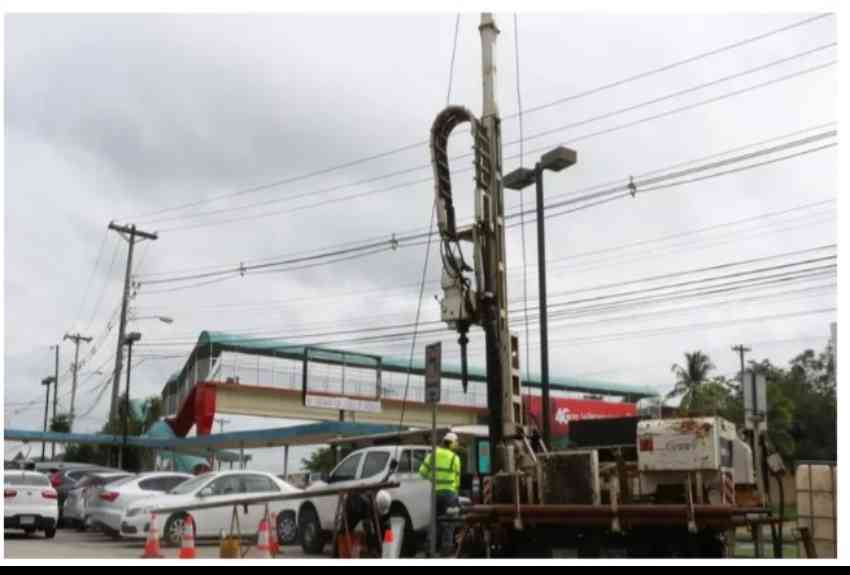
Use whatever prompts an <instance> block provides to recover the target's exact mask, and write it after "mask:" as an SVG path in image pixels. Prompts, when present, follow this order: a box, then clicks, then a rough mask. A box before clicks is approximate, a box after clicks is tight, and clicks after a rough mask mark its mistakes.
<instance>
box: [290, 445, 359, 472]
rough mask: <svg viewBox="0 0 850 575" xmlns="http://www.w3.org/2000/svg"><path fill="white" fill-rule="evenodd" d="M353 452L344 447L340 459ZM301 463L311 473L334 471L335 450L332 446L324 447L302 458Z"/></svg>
mask: <svg viewBox="0 0 850 575" xmlns="http://www.w3.org/2000/svg"><path fill="white" fill-rule="evenodd" d="M350 452H351V450H350V449H348V450H346V449H344V448H343V450H342V453H341V454H340V458H339V459H340V461H341V460H342V459H343V458H344V457H346V456H347V455H348V454H349V453H350ZM301 465H302V467H303V468H304V470H305V471H309V472H310V473H318V474H320V475H321V474H325V473H330V472H331V471H333V469H334V467H335V466H336V459H335V458H334V451H333V448H332V447H322V448H321V449H317V450H316V451H314V452H313V453H311V454H310V457H307V458H305V459H302V460H301Z"/></svg>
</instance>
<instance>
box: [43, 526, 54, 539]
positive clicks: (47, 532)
mask: <svg viewBox="0 0 850 575" xmlns="http://www.w3.org/2000/svg"><path fill="white" fill-rule="evenodd" d="M44 536H45V537H46V538H48V539H53V538H54V537H56V528H55V527H48V528H47V529H45V530H44Z"/></svg>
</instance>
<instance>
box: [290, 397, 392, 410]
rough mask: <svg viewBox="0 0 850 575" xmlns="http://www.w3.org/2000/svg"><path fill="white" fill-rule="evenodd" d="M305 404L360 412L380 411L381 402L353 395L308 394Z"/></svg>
mask: <svg viewBox="0 0 850 575" xmlns="http://www.w3.org/2000/svg"><path fill="white" fill-rule="evenodd" d="M304 405H305V406H306V407H313V408H316V409H333V410H335V411H354V412H360V413H380V412H381V402H380V401H374V400H369V399H355V398H353V397H341V396H336V397H333V396H327V395H310V394H308V395H306V396H305V397H304Z"/></svg>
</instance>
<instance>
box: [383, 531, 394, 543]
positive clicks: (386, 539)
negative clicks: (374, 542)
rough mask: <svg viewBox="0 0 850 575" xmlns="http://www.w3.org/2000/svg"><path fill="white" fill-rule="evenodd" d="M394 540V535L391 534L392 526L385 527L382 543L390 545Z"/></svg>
mask: <svg viewBox="0 0 850 575" xmlns="http://www.w3.org/2000/svg"><path fill="white" fill-rule="evenodd" d="M394 541H395V535H393V528H392V527H387V530H386V531H384V543H385V544H387V545H392V544H393V542H394Z"/></svg>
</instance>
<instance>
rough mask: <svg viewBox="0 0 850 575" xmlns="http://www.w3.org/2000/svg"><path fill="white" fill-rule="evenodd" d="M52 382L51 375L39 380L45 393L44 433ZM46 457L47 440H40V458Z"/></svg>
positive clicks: (45, 431)
mask: <svg viewBox="0 0 850 575" xmlns="http://www.w3.org/2000/svg"><path fill="white" fill-rule="evenodd" d="M52 383H53V378H52V377H45V378H44V379H42V380H41V385H43V386H44V388H45V390H46V393H47V395H45V397H44V433H47V416H48V415H49V413H50V384H52ZM45 457H47V442H46V441H42V442H41V460H42V461H44V459H45Z"/></svg>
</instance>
